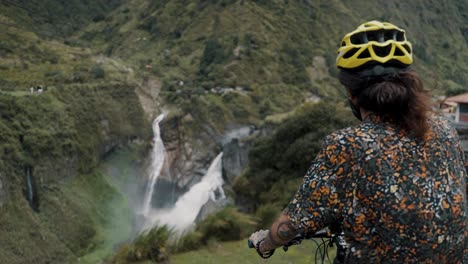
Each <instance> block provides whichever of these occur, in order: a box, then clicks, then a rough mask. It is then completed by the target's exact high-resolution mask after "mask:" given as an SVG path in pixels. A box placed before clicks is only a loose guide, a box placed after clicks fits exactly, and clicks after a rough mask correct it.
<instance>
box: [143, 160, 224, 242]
mask: <svg viewBox="0 0 468 264" xmlns="http://www.w3.org/2000/svg"><path fill="white" fill-rule="evenodd" d="M222 156H223V153H220V154H219V155H218V156H217V157H216V158H215V159H214V160H213V162H212V163H211V165H210V167H209V168H208V171H207V172H206V174H205V175H204V176H203V178H202V179H201V181H200V182H198V183H197V184H195V185H193V186H192V187H191V188H190V190H189V191H188V192H186V193H185V194H183V195H182V196H181V197H180V198H179V199H178V200H177V202H176V203H175V205H174V207H173V208H171V209H166V210H164V209H163V210H159V211H157V212H155V213H154V216H153V221H154V222H153V223H152V224H153V225H154V224H159V225H168V226H169V227H172V228H174V229H175V230H176V231H178V232H180V233H181V232H183V231H185V230H187V229H188V228H189V227H191V226H192V225H193V224H194V223H195V219H196V217H197V215H198V213H199V212H200V209H201V208H202V206H203V205H204V204H206V203H207V202H208V200H209V199H212V200H214V201H215V200H216V193H217V192H218V193H219V195H220V197H221V199H224V198H225V194H224V191H223V188H222V185H223V183H224V181H223V178H222Z"/></svg>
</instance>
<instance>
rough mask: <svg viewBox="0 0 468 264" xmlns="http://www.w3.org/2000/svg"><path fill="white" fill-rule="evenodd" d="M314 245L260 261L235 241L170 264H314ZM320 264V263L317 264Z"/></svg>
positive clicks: (177, 257)
mask: <svg viewBox="0 0 468 264" xmlns="http://www.w3.org/2000/svg"><path fill="white" fill-rule="evenodd" d="M315 252H316V245H315V244H314V243H312V242H311V241H304V242H303V243H302V244H300V245H297V246H294V247H291V248H290V249H289V250H288V252H284V251H283V250H282V249H277V250H276V252H275V254H274V255H273V256H272V257H271V258H270V259H268V260H266V261H265V260H263V259H261V258H260V257H259V256H258V255H257V252H255V250H254V249H249V248H247V241H245V240H243V241H236V242H226V243H219V244H218V243H214V244H213V245H212V246H210V247H207V248H204V249H201V250H198V251H191V252H187V253H182V254H176V255H173V256H171V258H170V262H171V263H172V264H185V263H191V264H218V263H224V264H239V263H243V264H244V263H245V264H254V263H265V262H268V263H272V264H276V263H278V264H280V263H281V264H284V263H287V264H306V263H307V264H309V263H315V262H314V256H315ZM333 254H335V253H334V251H333V250H330V257H331V258H332V259H333ZM317 263H320V262H317ZM325 263H330V262H325Z"/></svg>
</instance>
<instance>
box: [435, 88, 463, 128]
mask: <svg viewBox="0 0 468 264" xmlns="http://www.w3.org/2000/svg"><path fill="white" fill-rule="evenodd" d="M444 106H445V107H447V106H452V107H453V110H451V111H449V112H452V113H451V114H453V119H454V121H455V122H460V123H468V93H464V94H459V95H456V96H451V97H447V98H446V99H445V100H444V102H442V104H441V108H442V110H443V109H444ZM444 112H445V111H444Z"/></svg>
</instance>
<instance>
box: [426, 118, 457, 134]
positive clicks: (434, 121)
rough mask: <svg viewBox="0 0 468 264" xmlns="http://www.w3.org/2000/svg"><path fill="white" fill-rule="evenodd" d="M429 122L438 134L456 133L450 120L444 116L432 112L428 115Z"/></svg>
mask: <svg viewBox="0 0 468 264" xmlns="http://www.w3.org/2000/svg"><path fill="white" fill-rule="evenodd" d="M429 122H430V125H431V127H432V130H433V131H435V132H436V133H438V134H457V132H456V130H455V128H454V126H453V124H452V121H450V120H449V119H448V118H447V117H445V116H442V115H439V114H436V113H434V114H432V115H431V116H430V117H429Z"/></svg>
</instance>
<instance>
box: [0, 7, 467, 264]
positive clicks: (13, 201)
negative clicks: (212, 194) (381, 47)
mask: <svg viewBox="0 0 468 264" xmlns="http://www.w3.org/2000/svg"><path fill="white" fill-rule="evenodd" d="M467 14H468V8H467V3H466V1H465V0H447V1H443V2H441V1H436V0H430V1H423V0H414V1H385V0H377V1H363V0H357V1H344V0H330V1H323V0H316V1H311V0H300V1H299V0H298V1H291V0H270V1H265V0H258V1H248V0H219V1H214V0H170V1H169V0H162V1H152V0H128V1H121V0H93V1H79V0H71V1H59V0H44V1H38V0H20V1H14V0H4V1H0V39H1V41H0V128H1V130H0V139H1V142H2V143H1V144H0V153H1V155H2V156H1V157H2V158H1V159H0V226H1V227H0V262H1V263H4V262H5V263H25V262H27V263H32V262H35V263H67V262H73V261H76V260H77V259H78V258H79V257H82V256H84V255H87V257H85V259H87V260H89V259H93V260H94V259H96V258H100V257H102V256H105V255H106V254H108V253H109V252H110V251H111V250H112V246H113V245H111V244H112V243H111V242H109V244H107V242H106V247H105V248H104V249H103V248H102V247H101V246H102V245H101V244H102V243H103V241H107V240H106V239H107V238H106V237H104V236H105V233H106V232H107V231H106V230H108V226H109V225H110V223H109V222H108V219H110V218H112V219H113V218H114V216H115V211H119V210H120V211H123V212H124V213H127V212H128V210H129V209H128V201H126V200H125V198H124V197H123V196H122V195H121V193H120V192H119V190H118V188H117V187H116V186H113V185H112V184H111V183H110V182H109V181H108V177H107V175H104V173H103V172H102V170H100V167H101V165H102V162H103V159H104V157H105V156H106V155H107V154H108V153H109V151H110V150H111V149H118V148H121V147H126V146H128V145H133V147H135V146H134V145H135V144H133V143H132V142H136V141H143V142H144V141H147V142H148V141H149V138H150V137H151V135H150V124H149V122H148V120H149V118H150V117H152V116H151V115H154V114H155V113H159V112H161V110H162V108H164V109H169V110H171V112H170V113H169V115H168V118H167V119H168V120H170V121H174V120H175V121H177V122H172V123H171V124H177V125H178V126H179V128H180V129H181V130H183V131H182V132H183V134H184V136H185V138H184V140H186V141H192V142H196V144H197V145H196V146H210V147H213V148H215V147H217V146H216V144H217V142H213V138H216V137H217V136H221V135H222V134H223V132H225V130H226V128H227V127H233V126H238V125H243V124H248V125H256V126H262V125H264V124H267V126H266V127H267V128H266V130H268V131H274V130H276V132H273V133H272V134H273V135H272V136H271V137H269V138H265V139H261V140H259V141H258V142H256V143H255V144H254V149H253V152H252V158H251V160H252V163H251V166H253V167H251V168H250V169H249V170H248V171H247V172H246V173H245V175H243V176H242V177H240V178H238V180H237V181H236V184H235V186H234V189H235V190H236V192H237V197H236V198H237V199H238V200H240V201H241V203H242V204H243V205H244V206H246V207H250V208H248V209H250V211H251V212H253V211H255V209H258V210H257V211H256V213H257V217H258V219H259V220H260V222H261V223H260V224H267V223H268V222H269V221H270V220H271V218H272V214H274V212H276V210H277V209H278V208H280V207H281V206H282V205H283V204H284V203H285V201H286V199H287V197H286V195H287V194H286V193H285V192H281V193H280V192H279V191H278V190H280V189H281V188H280V187H283V186H288V188H289V189H291V190H292V189H293V188H294V186H295V184H296V182H297V180H298V177H300V176H301V174H302V173H301V171H303V170H304V168H305V166H306V165H307V164H306V163H307V162H306V161H307V160H309V159H310V158H311V157H312V156H313V152H314V151H315V150H316V148H317V147H318V145H319V144H320V139H321V137H322V136H323V135H324V134H326V133H328V132H329V131H331V130H333V129H336V128H337V127H341V126H345V125H348V124H349V123H350V122H351V121H350V120H352V117H351V114H350V113H349V111H347V110H345V108H344V107H343V105H342V104H341V102H342V101H343V99H344V91H343V89H342V87H341V86H340V84H339V83H338V81H337V79H336V78H335V76H336V74H337V70H336V69H335V66H334V63H335V62H334V61H335V55H336V49H337V47H338V44H339V41H340V40H341V37H342V36H343V35H344V34H345V33H346V32H349V31H351V30H353V29H354V28H355V27H356V26H357V25H359V24H360V23H362V22H365V21H368V20H373V19H379V20H385V21H390V22H392V23H395V24H396V25H399V26H400V27H402V28H405V29H407V32H408V37H409V39H410V41H411V42H412V43H413V47H414V52H415V64H414V68H415V69H416V70H417V71H418V72H420V75H421V76H422V77H423V79H424V81H425V84H426V85H427V87H428V88H429V89H431V90H432V91H433V93H434V94H435V95H441V94H445V93H446V92H448V91H451V92H453V91H463V90H466V89H467V88H466V83H467V82H468V75H467V74H466V72H467V71H468V53H467V52H466V50H467V42H468V26H467V25H468V16H467ZM150 81H154V83H158V84H159V81H160V82H161V84H162V85H161V91H159V85H155V86H157V89H158V91H157V94H158V96H159V97H160V98H153V97H152V96H149V95H151V94H152V92H151V91H149V87H147V86H146V85H145V84H146V83H148V82H150ZM38 86H40V87H42V88H44V89H45V92H43V93H40V94H39V93H31V87H38ZM142 95H143V96H147V97H148V98H146V102H147V105H143V106H142V105H141V96H142ZM139 96H140V97H139ZM317 98H322V99H325V100H324V101H325V102H323V103H321V104H319V105H314V104H310V103H307V101H314V100H316V99H317ZM139 99H140V100H139ZM148 109H149V110H148ZM145 110H146V112H145ZM149 112H150V113H149ZM325 117H326V119H324V118H325ZM330 120H332V121H333V122H329V121H330ZM325 123H326V125H322V124H325ZM278 126H279V128H277V127H278ZM178 132H180V131H178ZM290 133H293V134H294V135H293V136H291V135H290ZM276 142H280V143H281V144H279V145H275V143H276ZM147 147H148V145H147V144H142V145H140V146H136V149H137V150H135V153H134V154H132V157H131V158H128V157H126V158H125V162H129V163H130V161H129V160H131V162H137V161H136V160H140V159H141V158H142V157H143V155H144V153H145V150H146V148H147ZM210 151H214V150H211V149H210V150H206V152H207V153H208V152H210ZM275 152H278V153H283V154H285V156H284V157H278V156H277V155H274V153H275ZM264 154H268V155H266V156H265V155H264ZM270 154H271V155H270ZM291 159H293V160H295V162H294V163H289V161H290V160H291ZM276 163H278V164H280V165H281V169H280V170H276V167H275V166H277V165H276ZM125 164H126V163H125ZM28 167H32V168H33V171H34V175H35V177H36V180H35V181H36V182H35V184H34V186H35V190H36V191H37V193H38V197H39V198H38V199H39V210H40V212H36V211H34V210H33V209H34V208H31V207H34V206H31V204H29V203H28V201H27V200H26V199H25V197H26V193H27V192H28V187H27V181H28V180H27V178H26V176H25V170H26V168H28ZM270 172H271V173H270ZM283 175H287V176H283ZM272 178H274V180H272ZM278 178H279V179H278ZM270 180H271V181H270ZM266 181H268V184H264V185H262V184H263V183H264V182H266ZM253 184H256V185H259V186H260V189H261V190H254V189H252V186H253ZM268 192H272V193H275V194H277V195H276V196H274V197H272V198H271V199H270V198H269V197H266V195H265V193H268ZM37 193H36V194H37ZM242 199H244V200H243V201H242ZM252 200H256V202H254V203H253V202H252ZM36 202H37V201H36ZM267 203H273V204H272V205H271V206H269V207H268V206H265V204H267ZM123 221H127V222H130V220H129V219H124V220H123ZM111 224H113V223H111ZM120 224H121V226H120V225H119V226H118V228H120V229H121V230H123V231H122V233H123V234H124V235H122V236H123V237H124V236H125V235H127V234H128V232H129V230H127V229H126V228H128V226H129V223H120ZM111 229H112V228H111ZM119 239H120V240H122V239H124V238H122V237H119ZM112 242H115V241H112ZM96 249H98V250H100V251H99V252H98V253H95V252H94V253H95V254H93V251H95V250H96ZM88 254H90V255H88ZM183 257H184V256H180V258H181V259H182V258H183ZM84 261H86V260H84Z"/></svg>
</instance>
